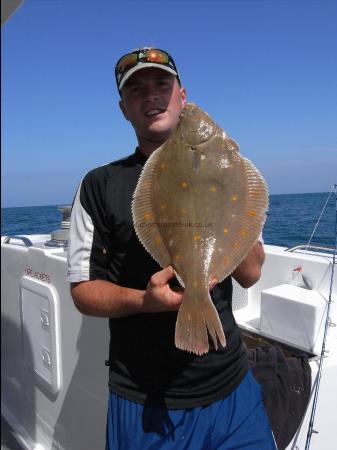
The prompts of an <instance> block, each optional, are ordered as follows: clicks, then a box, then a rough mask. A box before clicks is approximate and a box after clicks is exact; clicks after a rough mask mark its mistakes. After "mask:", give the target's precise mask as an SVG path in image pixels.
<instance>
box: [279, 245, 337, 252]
mask: <svg viewBox="0 0 337 450" xmlns="http://www.w3.org/2000/svg"><path fill="white" fill-rule="evenodd" d="M303 249H304V250H306V249H312V250H323V251H329V252H333V251H334V249H333V248H332V247H318V246H316V245H306V244H301V245H296V247H291V248H287V249H286V250H285V251H286V252H294V251H295V250H303Z"/></svg>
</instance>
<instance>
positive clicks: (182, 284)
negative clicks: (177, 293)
mask: <svg viewBox="0 0 337 450" xmlns="http://www.w3.org/2000/svg"><path fill="white" fill-rule="evenodd" d="M174 274H175V276H176V278H177V280H178V282H179V284H180V286H181V287H183V288H184V287H185V283H184V282H183V279H182V278H181V276H180V275H179V273H178V272H177V271H176V270H175V269H174Z"/></svg>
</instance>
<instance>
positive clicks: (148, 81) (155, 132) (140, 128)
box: [120, 67, 186, 144]
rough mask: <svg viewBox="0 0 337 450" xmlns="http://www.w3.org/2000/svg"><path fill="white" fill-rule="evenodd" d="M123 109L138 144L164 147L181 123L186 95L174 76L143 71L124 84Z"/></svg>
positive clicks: (161, 72) (121, 105) (154, 69)
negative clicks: (143, 143) (146, 142)
mask: <svg viewBox="0 0 337 450" xmlns="http://www.w3.org/2000/svg"><path fill="white" fill-rule="evenodd" d="M121 96H122V99H121V101H120V107H121V110H122V111H123V114H124V116H125V118H126V119H127V120H129V121H130V122H131V124H132V126H133V128H134V129H135V131H136V135H137V137H138V140H139V142H142V141H148V142H151V143H158V144H162V143H163V142H165V141H166V139H167V138H168V137H169V135H170V134H171V132H172V130H173V129H174V128H175V127H176V126H177V124H178V122H179V116H180V113H181V111H182V109H183V107H184V105H185V103H186V92H185V89H184V88H181V87H180V86H179V83H178V80H177V78H176V77H175V76H174V75H171V74H170V73H168V72H165V71H164V70H161V69H156V68H153V67H151V68H148V69H141V70H139V71H138V72H136V73H135V74H134V75H132V76H131V77H130V79H129V80H128V81H127V82H126V83H125V85H124V87H123V89H122V93H121Z"/></svg>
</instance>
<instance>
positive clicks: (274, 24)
mask: <svg viewBox="0 0 337 450" xmlns="http://www.w3.org/2000/svg"><path fill="white" fill-rule="evenodd" d="M1 34H2V57H1V59H2V69H1V77H2V86H1V89H2V102H1V112H2V123H1V127H2V128H1V131H2V138H1V147H2V156H1V161H2V169H1V170H2V173H1V179H2V195H1V200H2V207H13V206H38V205H62V204H71V202H72V200H73V197H74V195H75V192H76V189H77V186H78V184H79V182H80V180H81V179H82V177H83V176H84V175H85V173H86V172H88V171H89V170H91V169H92V168H94V167H98V166H100V165H103V164H107V163H109V162H110V161H114V160H116V159H119V158H121V157H124V156H126V155H128V154H130V153H133V151H134V149H135V147H136V145H137V141H136V138H135V135H134V132H133V129H132V127H131V126H130V124H129V123H128V122H126V121H125V119H124V117H123V116H122V114H121V111H120V109H119V105H118V100H119V96H118V92H117V90H116V86H115V81H114V65H115V63H116V61H117V60H118V58H119V57H120V56H121V55H123V54H124V53H127V52H128V51H130V50H133V49H134V48H137V47H140V46H144V45H149V46H156V47H159V48H163V49H166V50H167V51H169V52H170V53H171V54H172V55H173V57H174V59H175V61H176V64H177V66H178V68H179V72H180V76H181V79H182V82H183V85H184V86H185V87H186V89H187V94H188V100H189V101H192V102H194V103H197V104H198V106H200V107H201V108H202V109H204V110H205V111H207V112H208V113H209V114H210V115H211V117H212V118H213V119H214V121H215V122H217V123H218V124H219V125H220V126H221V127H222V128H223V129H224V130H225V131H226V132H227V133H228V134H229V135H230V136H231V137H232V138H234V139H235V140H236V141H237V142H238V143H239V145H240V152H241V153H242V155H243V156H245V157H246V158H248V159H250V160H251V161H252V162H253V163H254V164H255V166H256V167H257V168H258V169H259V170H260V172H261V173H262V174H263V176H264V177H265V179H266V181H267V183H268V186H269V191H270V193H271V194H285V193H305V192H328V191H330V189H331V186H332V185H333V184H334V183H337V1H334V0H331V1H330V0H320V1H309V0H293V1H285V0H274V1H273V0H269V1H254V0H251V1H240V0H237V1H225V0H222V1H220V0H219V1H198V0H194V1H192V0H191V1H184V0H180V1H170V0H166V1H165V0H162V1H123V2H119V1H114V0H110V1H108V0H106V1H93V0H92V1H80V0H68V1H59V0H25V1H24V2H23V4H22V5H21V6H20V7H19V9H18V10H17V11H16V13H15V14H14V15H13V16H12V17H11V18H10V19H9V20H8V21H7V22H6V23H5V24H4V25H3V26H2V29H1Z"/></svg>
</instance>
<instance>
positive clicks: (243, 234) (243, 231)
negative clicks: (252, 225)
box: [239, 230, 248, 237]
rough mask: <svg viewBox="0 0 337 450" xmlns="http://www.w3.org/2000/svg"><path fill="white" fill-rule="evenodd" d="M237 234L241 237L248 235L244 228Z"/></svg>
mask: <svg viewBox="0 0 337 450" xmlns="http://www.w3.org/2000/svg"><path fill="white" fill-rule="evenodd" d="M239 235H240V236H241V237H247V236H248V233H247V231H246V230H240V232H239Z"/></svg>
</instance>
